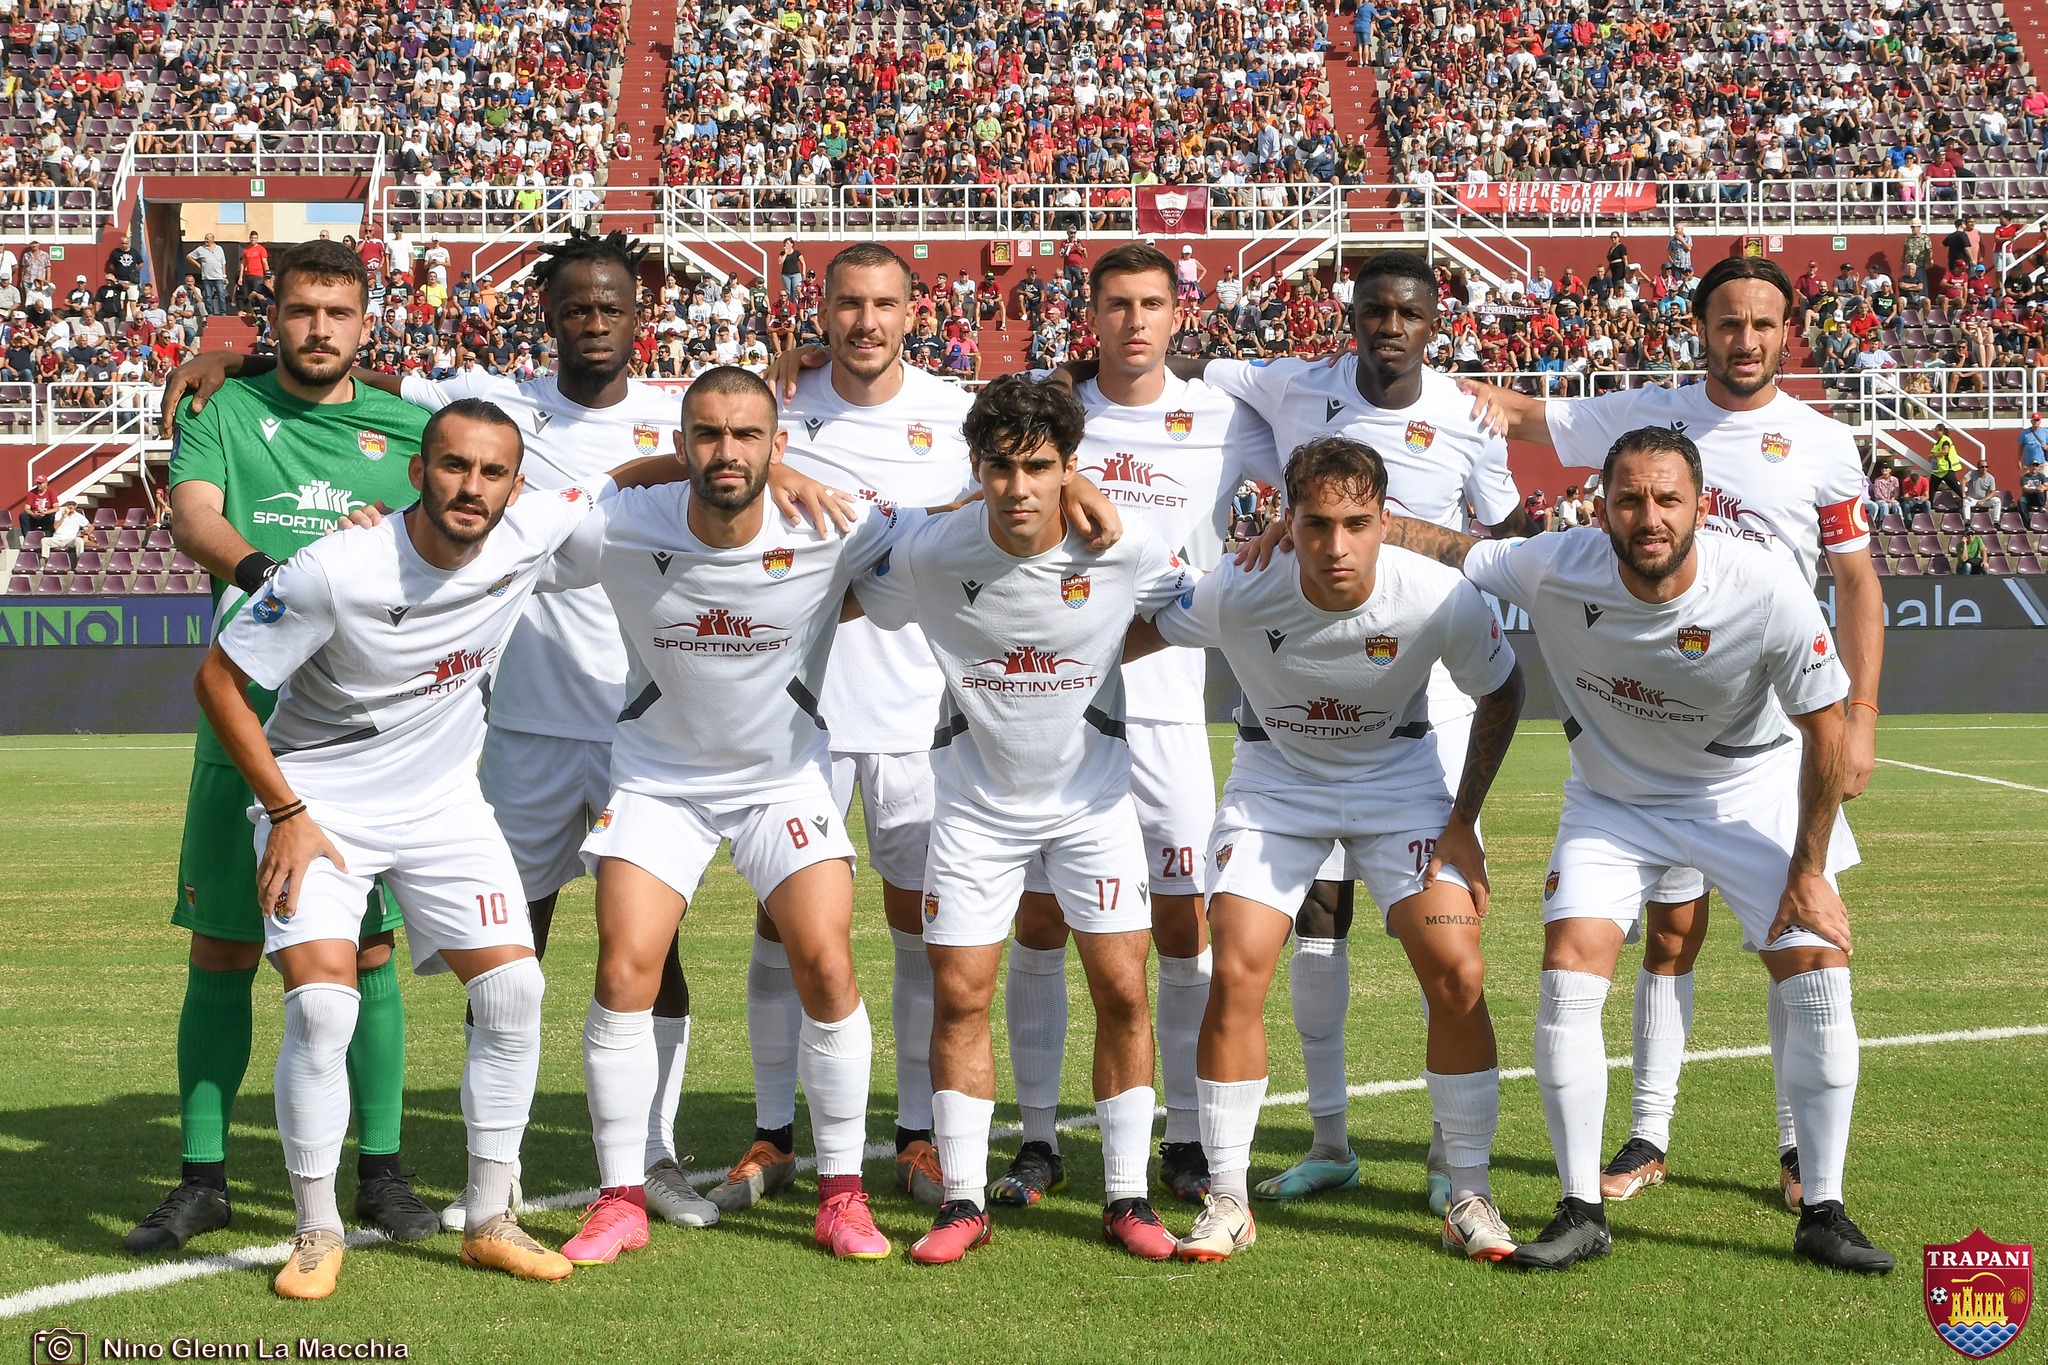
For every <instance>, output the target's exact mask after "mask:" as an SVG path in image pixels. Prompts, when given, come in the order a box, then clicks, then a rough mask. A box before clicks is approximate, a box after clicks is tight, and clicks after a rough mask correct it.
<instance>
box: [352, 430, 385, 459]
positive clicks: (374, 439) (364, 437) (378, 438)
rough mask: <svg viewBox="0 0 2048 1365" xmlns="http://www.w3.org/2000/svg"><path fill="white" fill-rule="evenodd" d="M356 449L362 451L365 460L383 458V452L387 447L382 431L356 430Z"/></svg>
mask: <svg viewBox="0 0 2048 1365" xmlns="http://www.w3.org/2000/svg"><path fill="white" fill-rule="evenodd" d="M356 449H357V450H360V451H362V452H363V458H364V459H366V460H381V459H383V458H384V452H385V450H386V449H388V446H387V444H386V442H385V440H384V433H383V432H381V431H358V432H357V433H356Z"/></svg>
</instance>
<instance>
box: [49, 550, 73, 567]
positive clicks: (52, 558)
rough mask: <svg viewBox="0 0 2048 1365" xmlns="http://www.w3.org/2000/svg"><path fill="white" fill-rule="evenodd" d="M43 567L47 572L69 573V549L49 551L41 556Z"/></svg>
mask: <svg viewBox="0 0 2048 1365" xmlns="http://www.w3.org/2000/svg"><path fill="white" fill-rule="evenodd" d="M43 569H44V571H45V572H47V573H70V572H71V551H69V550H52V551H50V553H48V554H46V555H44V556H43Z"/></svg>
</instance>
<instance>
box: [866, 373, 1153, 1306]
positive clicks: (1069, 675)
mask: <svg viewBox="0 0 2048 1365" xmlns="http://www.w3.org/2000/svg"><path fill="white" fill-rule="evenodd" d="M1084 422H1085V416H1084V414H1083V413H1082V411H1081V406H1080V404H1079V403H1078V402H1076V401H1075V399H1074V397H1073V395H1072V394H1071V393H1070V392H1068V391H1067V390H1066V389H1065V388H1064V387H1061V386H1056V385H1052V384H1040V383H1034V382H1033V381H1031V380H1029V379H1026V378H1023V377H1022V376H1018V375H1006V376H1004V377H1003V378H1001V379H998V380H996V381H995V382H993V383H992V384H990V385H989V386H988V387H987V388H986V389H984V390H982V392H981V394H980V395H979V396H978V397H977V398H976V399H975V402H974V406H973V408H972V409H971V410H970V411H969V412H968V414H967V420H966V422H965V424H964V428H963V432H964V435H965V436H966V439H967V444H968V448H969V450H971V451H972V452H973V455H974V462H975V467H974V472H975V475H976V477H977V478H978V479H979V480H980V482H981V485H982V488H983V492H984V498H983V507H982V508H981V509H977V510H971V511H966V512H962V513H960V514H957V515H954V516H949V517H942V518H937V519H935V520H933V521H930V522H927V523H925V524H923V525H922V526H919V527H917V528H916V529H914V530H913V531H911V532H910V533H908V534H907V535H906V536H905V538H904V540H903V541H902V542H901V544H900V545H899V546H898V547H897V548H896V550H895V551H894V552H893V553H892V554H891V555H889V557H888V558H886V559H884V560H883V561H882V562H881V563H880V564H878V565H876V567H875V569H874V571H873V572H872V573H870V574H867V575H864V576H863V577H861V578H859V579H857V580H855V587H856V592H857V593H858V594H859V598H860V601H861V605H862V606H863V607H864V608H865V610H866V611H867V613H868V614H869V616H870V617H871V618H872V619H873V620H874V622H875V623H876V624H878V625H880V626H883V627H884V628H888V629H900V628H902V627H903V626H905V625H907V624H909V623H910V622H911V621H913V620H915V621H917V622H918V623H919V624H920V625H921V626H922V627H923V629H924V635H925V639H926V640H927V641H928V642H929V644H930V647H931V650H932V653H933V655H934V656H935V657H936V659H937V661H938V664H939V668H940V670H941V676H942V677H943V678H944V679H945V701H946V706H945V711H944V714H943V717H942V718H941V720H940V722H939V725H938V729H937V733H936V735H935V737H934V739H933V742H932V743H933V747H932V751H931V753H932V768H933V772H934V776H935V778H936V789H937V801H936V805H935V808H934V813H933V819H932V824H931V854H930V859H929V861H928V863H927V864H926V868H925V875H924V905H923V916H924V942H925V945H926V951H927V953H928V954H929V957H930V961H931V966H932V978H933V996H934V1014H933V1022H932V1033H931V1040H932V1047H931V1067H932V1084H933V1086H934V1089H935V1092H936V1093H935V1094H934V1096H933V1101H932V1115H933V1125H934V1126H933V1132H934V1134H935V1136H936V1138H937V1145H938V1150H939V1166H940V1170H941V1172H942V1174H943V1179H944V1182H945V1203H944V1204H942V1205H941V1206H940V1208H939V1212H938V1217H937V1218H936V1220H935V1221H934V1222H933V1224H932V1229H931V1231H930V1232H928V1233H927V1234H925V1236H924V1237H922V1238H920V1239H919V1240H918V1241H917V1243H916V1244H915V1245H914V1246H912V1247H911V1250H910V1255H911V1259H913V1260H915V1261H918V1262H919V1263H921V1264H926V1265H934V1264H940V1263H944V1262H950V1261H957V1260H959V1259H960V1258H961V1257H963V1256H965V1255H966V1254H967V1253H968V1251H970V1250H971V1249H973V1248H974V1247H977V1246H980V1245H982V1244H983V1243H985V1242H987V1241H988V1238H989V1230H990V1229H989V1216H988V1212H987V1205H986V1191H985V1186H986V1182H987V1180H988V1144H989V1121H990V1119H991V1117H992V1115H993V1114H994V1112H995V1063H994V1057H993V1050H992V1047H991V1043H990V1039H989V1006H990V1004H991V1002H992V1000H993V999H994V995H995V984H996V969H997V966H998V964H999V962H1000V960H1001V958H1002V948H1003V942H1004V940H1005V939H1007V938H1008V937H1009V929H1010V921H1011V920H1012V919H1013V918H1014V917H1015V914H1016V907H1017V900H1018V896H1019V894H1020V893H1021V892H1022V890H1023V883H1024V875H1025V869H1026V868H1027V867H1028V866H1029V865H1030V864H1031V863H1032V862H1033V861H1034V860H1042V863H1043V866H1044V870H1045V874H1046V879H1047V880H1048V881H1049V882H1050V883H1051V884H1052V886H1053V888H1054V892H1055V894H1056V895H1057V897H1058V899H1059V904H1060V908H1061V909H1062V911H1063V912H1064V913H1065V914H1066V916H1067V920H1068V924H1069V926H1070V927H1071V928H1072V929H1073V930H1074V931H1075V936H1076V939H1077V941H1078V943H1079V945H1080V955H1081V965H1082V967H1083V968H1084V969H1085V971H1086V973H1087V977H1088V987H1089V992H1090V994H1091V996H1092V997H1093V999H1094V1002H1095V1017H1096V1030H1095V1078H1094V1079H1095V1099H1096V1103H1095V1112H1096V1114H1097V1116H1098V1117H1099V1119H1100V1121H1101V1125H1102V1153H1103V1171H1104V1185H1105V1199H1104V1204H1105V1207H1104V1210H1103V1215H1102V1227H1103V1233H1104V1235H1105V1236H1106V1237H1108V1238H1110V1239H1111V1240H1112V1241H1113V1242H1115V1243H1117V1244H1118V1245H1121V1246H1122V1247H1124V1248H1125V1249H1127V1250H1129V1251H1130V1252H1132V1253H1133V1254H1134V1255H1137V1256H1141V1257H1144V1258H1146V1259H1149V1260H1163V1259H1166V1258H1167V1257H1169V1256H1171V1255H1172V1254H1173V1248H1174V1238H1173V1235H1172V1234H1171V1233H1169V1232H1167V1231H1166V1229H1165V1228H1164V1227H1163V1226H1161V1224H1160V1222H1159V1216H1158V1215H1157V1214H1156V1213H1155V1212H1153V1209H1152V1205H1151V1202H1150V1201H1149V1200H1148V1199H1146V1197H1145V1166H1146V1161H1147V1158H1148V1156H1149V1155H1150V1147H1151V1136H1152V1104H1153V1089H1152V1028H1151V1019H1150V1017H1149V1016H1150V1013H1151V1011H1150V1010H1149V1008H1148V1006H1147V1001H1146V998H1145V995H1146V990H1145V956H1146V952H1147V950H1148V947H1149V934H1150V930H1151V923H1152V912H1151V908H1150V906H1149V905H1148V903H1147V902H1148V901H1149V899H1150V894H1149V890H1148V882H1149V869H1148V866H1147V861H1148V860H1147V859H1146V857H1145V847H1144V843H1143V841H1142V836H1141V834H1140V832H1139V829H1138V817H1137V812H1136V809H1135V808H1134V807H1133V805H1132V804H1131V797H1130V751H1129V749H1128V747H1127V746H1126V744H1125V742H1124V733H1125V724H1124V699H1123V677H1122V673H1121V670H1120V669H1119V667H1118V665H1119V663H1120V661H1121V655H1122V652H1123V640H1124V634H1125V631H1126V630H1127V628H1128V627H1129V625H1130V621H1131V617H1132V616H1133V614H1135V613H1144V614H1150V613H1151V612H1153V611H1157V610H1158V609H1159V608H1160V607H1161V606H1163V605H1165V603H1167V602H1169V601H1171V600H1172V599H1173V598H1174V597H1177V596H1178V595H1179V594H1180V593H1182V592H1183V591H1185V590H1186V588H1187V586H1188V584H1189V583H1190V582H1191V581H1192V571H1191V570H1189V569H1188V568H1187V567H1186V566H1184V565H1182V564H1181V563H1180V562H1179V561H1178V560H1177V559H1175V558H1174V557H1173V556H1172V555H1170V554H1169V553H1168V552H1167V551H1166V550H1165V548H1164V547H1162V546H1161V545H1160V544H1159V543H1158V542H1157V541H1155V540H1153V539H1152V538H1151V537H1150V536H1148V535H1146V534H1145V533H1144V532H1143V531H1138V532H1136V533H1135V534H1133V535H1131V536H1129V537H1127V538H1125V539H1124V540H1122V541H1120V542H1119V543H1118V544H1117V545H1116V546H1115V547H1113V548H1112V549H1110V550H1108V551H1107V552H1105V553H1102V554H1100V555H1097V554H1091V553H1089V551H1088V549H1087V546H1086V543H1085V542H1084V541H1083V539H1082V537H1081V534H1080V532H1079V531H1078V530H1077V529H1075V528H1074V527H1073V526H1072V525H1070V524H1069V521H1068V519H1067V517H1066V516H1065V514H1064V513H1063V512H1062V510H1061V503H1062V498H1063V496H1064V491H1065V487H1066V485H1067V484H1068V483H1069V482H1071V481H1072V480H1073V479H1074V477H1075V469H1074V462H1075V461H1074V457H1075V452H1076V450H1077V449H1078V448H1079V446H1080V443H1081V434H1082V427H1083V424H1084Z"/></svg>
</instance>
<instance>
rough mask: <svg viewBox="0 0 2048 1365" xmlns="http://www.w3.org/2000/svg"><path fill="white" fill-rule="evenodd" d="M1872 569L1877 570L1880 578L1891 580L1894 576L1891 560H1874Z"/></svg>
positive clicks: (1871, 565) (1871, 564)
mask: <svg viewBox="0 0 2048 1365" xmlns="http://www.w3.org/2000/svg"><path fill="white" fill-rule="evenodd" d="M1870 567H1871V568H1873V569H1875V570H1877V576H1878V577H1879V578H1890V577H1891V576H1892V561H1891V560H1890V559H1886V558H1877V559H1872V560H1871V561H1870Z"/></svg>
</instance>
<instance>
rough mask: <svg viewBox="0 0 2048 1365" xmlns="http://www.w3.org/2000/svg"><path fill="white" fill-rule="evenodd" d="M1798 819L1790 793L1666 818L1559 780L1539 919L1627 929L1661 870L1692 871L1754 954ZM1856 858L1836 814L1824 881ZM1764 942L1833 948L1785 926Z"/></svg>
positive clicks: (1774, 908)
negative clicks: (1560, 800) (1749, 806)
mask: <svg viewBox="0 0 2048 1365" xmlns="http://www.w3.org/2000/svg"><path fill="white" fill-rule="evenodd" d="M1798 823H1799V803H1798V800H1797V798H1796V796H1795V794H1794V793H1793V792H1792V791H1789V790H1787V791H1784V792H1783V793H1782V794H1781V795H1780V796H1779V798H1778V799H1775V800H1770V801H1766V802H1761V803H1759V805H1758V806H1757V807H1756V808H1755V809H1753V810H1751V811H1749V812H1747V813H1745V814H1743V815H1723V816H1719V817H1712V818H1704V819H1675V818H1672V817H1669V816H1665V815H1660V814H1659V813H1658V812H1657V810H1656V808H1655V807H1646V806H1642V805H1639V804H1634V803H1631V802H1627V801H1617V800H1615V799H1613V798H1612V797H1606V796H1602V795H1600V794H1599V793H1597V792H1595V791H1593V790H1592V789H1591V788H1589V787H1587V786H1586V784H1585V783H1583V782H1581V781H1580V780H1579V779H1578V778H1576V777H1574V778H1571V779H1569V780H1567V781H1566V782H1565V786H1564V813H1563V815H1562V816H1561V817H1560V819H1559V821H1558V830H1557V844H1556V846H1555V847H1554V848H1553V849H1552V851H1551V855H1550V868H1549V873H1548V875H1547V876H1546V877H1545V878H1544V882H1543V922H1544V923H1545V924H1548V923H1550V922H1551V921H1552V920H1560V919H1609V920H1612V921H1614V923H1615V924H1617V925H1619V926H1620V927H1621V928H1622V930H1623V931H1624V932H1627V931H1629V930H1631V929H1633V928H1634V927H1635V924H1636V921H1637V919H1638V918H1639V917H1640V916H1641V914H1642V906H1643V902H1644V901H1645V900H1647V899H1649V898H1650V892H1651V889H1652V888H1653V887H1655V886H1656V885H1657V884H1658V881H1659V879H1661V878H1662V877H1663V876H1664V874H1665V873H1666V872H1668V871H1670V870H1671V869H1672V868H1693V869H1697V870H1698V872H1699V873H1700V875H1701V876H1702V877H1704V879H1705V880H1706V881H1707V882H1710V883H1712V885H1713V886H1714V888H1715V889H1716V890H1718V891H1719V892H1720V893H1721V899H1722V900H1724V901H1726V902H1727V903H1728V908H1729V909H1730V910H1733V911H1734V912H1735V917H1736V918H1737V919H1738V920H1740V921H1741V922H1742V946H1743V949H1744V950H1745V951H1747V952H1752V953H1753V952H1757V951H1759V950H1760V949H1762V948H1763V947H1764V937H1765V935H1766V934H1767V933H1769V931H1770V926H1771V921H1772V920H1774V919H1776V918H1777V917H1778V900H1779V898H1780V897H1781V896H1783V895H1784V892H1785V874H1786V872H1787V871H1788V870H1789V869H1790V867H1791V863H1792V845H1793V842H1794V837H1795V835H1796V834H1797V831H1798ZM1860 861H1862V855H1861V854H1860V853H1858V851H1857V848H1856V836H1855V835H1854V834H1852V833H1851V832H1850V830H1849V822H1848V821H1847V820H1845V819H1844V818H1843V817H1842V814H1841V812H1840V811H1837V812H1836V813H1835V829H1834V834H1833V837H1832V839H1831V841H1830V842H1829V845H1828V866H1827V878H1828V883H1829V885H1833V884H1834V881H1835V876H1836V874H1837V873H1839V872H1841V871H1842V870H1844V869H1845V868H1851V867H1854V866H1855V865H1856V864H1857V863H1858V862H1860ZM1770 946H1771V947H1772V948H1796V947H1832V946H1836V945H1831V944H1829V943H1828V941H1827V940H1826V939H1824V938H1821V937H1820V936H1819V935H1818V934H1814V933H1810V932H1808V931H1807V930H1804V929H1794V930H1791V931H1790V932H1788V933H1786V934H1784V935H1782V936H1780V937H1779V939H1778V940H1777V941H1776V942H1775V943H1772V944H1771V945H1770Z"/></svg>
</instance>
